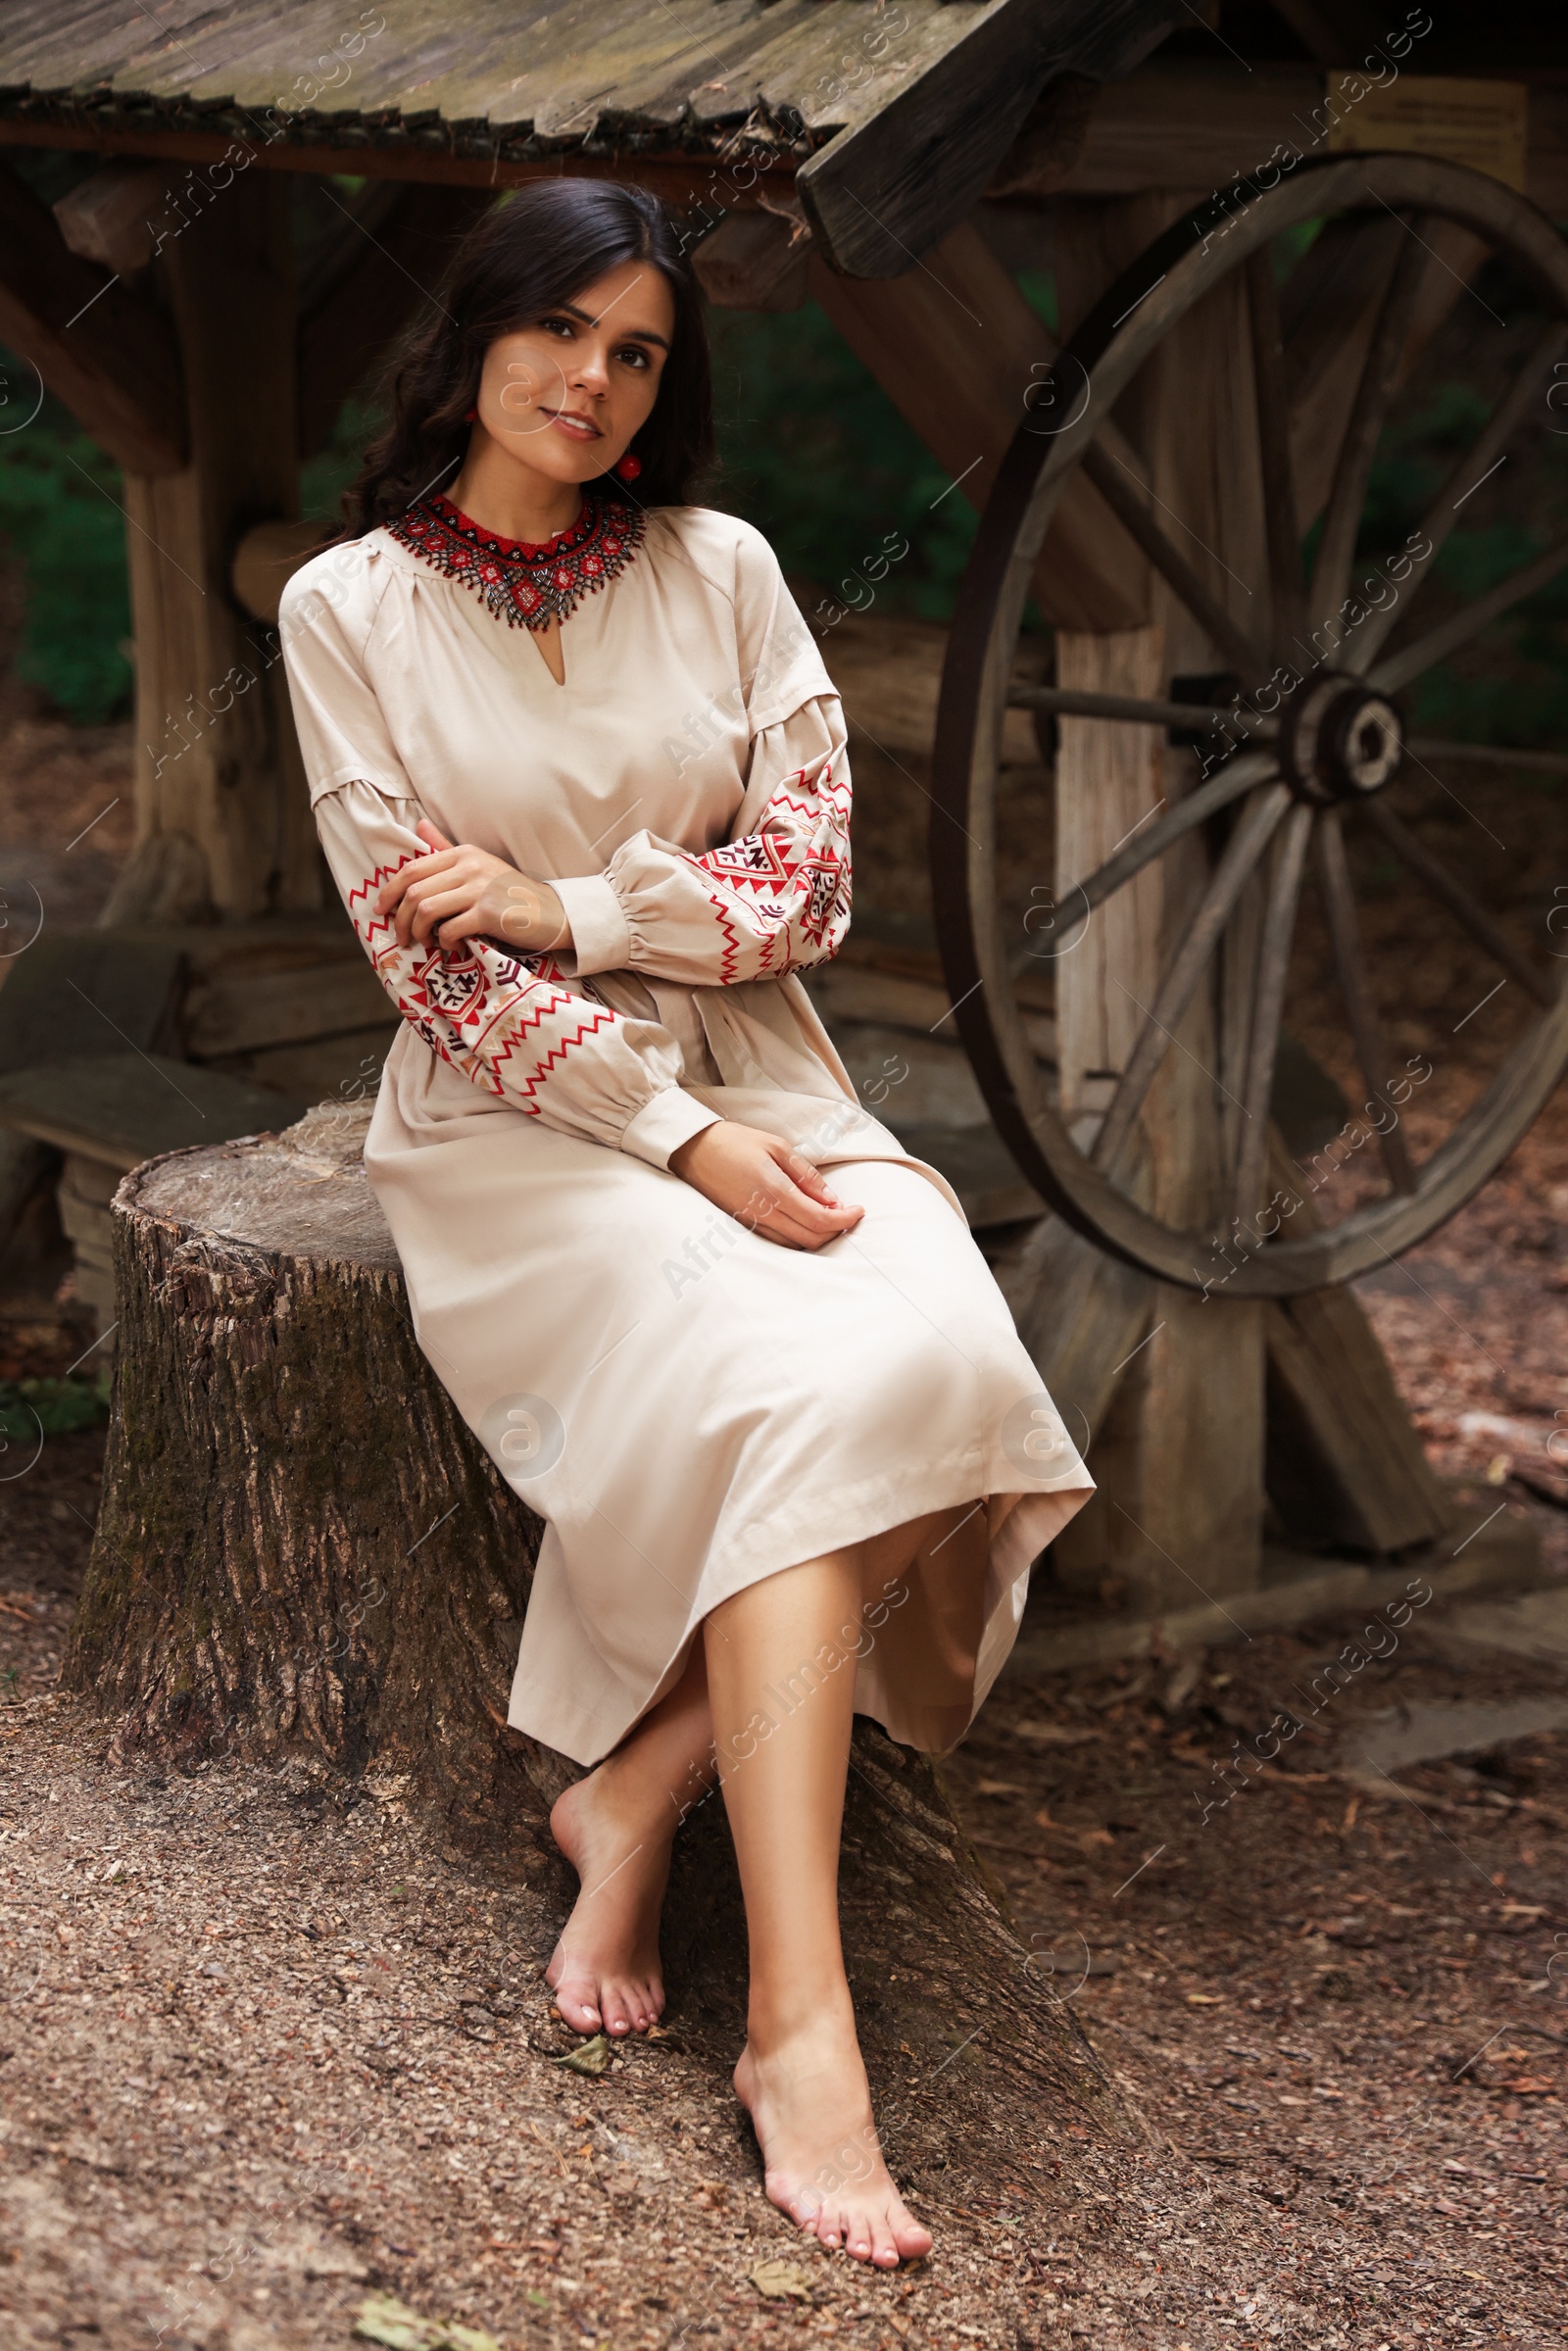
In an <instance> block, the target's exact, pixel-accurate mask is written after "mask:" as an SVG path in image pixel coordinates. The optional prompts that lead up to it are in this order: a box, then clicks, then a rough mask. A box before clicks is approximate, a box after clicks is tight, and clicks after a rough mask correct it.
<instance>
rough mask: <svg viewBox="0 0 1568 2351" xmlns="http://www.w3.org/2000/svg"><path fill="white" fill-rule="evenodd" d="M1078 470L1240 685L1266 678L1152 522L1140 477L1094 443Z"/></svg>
mask: <svg viewBox="0 0 1568 2351" xmlns="http://www.w3.org/2000/svg"><path fill="white" fill-rule="evenodd" d="M1083 470H1084V472H1085V473H1087V474H1088V476H1089V479H1090V480H1091V481H1092V482H1093V483H1094V485H1095V488H1096V489H1097V490H1098V491H1099V492H1100V495H1101V497H1102V498H1103V500H1104V502H1105V504H1106V505H1107V506H1108V507H1109V509H1110V511H1111V513H1112V514H1114V515H1115V517H1116V519H1117V521H1118V522H1120V523H1121V524H1122V526H1123V528H1124V529H1125V530H1127V531H1128V532H1129V533H1130V534H1131V536H1132V537H1133V538H1134V539H1136V540H1137V542H1138V544H1139V546H1140V547H1141V548H1142V549H1143V551H1144V553H1145V555H1147V556H1148V558H1149V560H1150V562H1151V563H1152V564H1153V566H1154V569H1155V570H1156V571H1157V572H1158V573H1159V574H1160V576H1161V578H1162V579H1163V580H1164V581H1165V583H1166V585H1167V586H1168V587H1170V588H1171V589H1173V590H1174V591H1175V593H1176V595H1177V596H1179V597H1180V599H1181V601H1182V603H1183V604H1184V605H1185V606H1186V607H1187V610H1188V611H1189V612H1191V613H1192V615H1193V618H1194V619H1195V620H1196V621H1197V622H1198V624H1199V626H1200V628H1201V629H1202V631H1203V633H1204V635H1205V636H1207V637H1208V638H1210V639H1211V641H1212V642H1213V644H1214V646H1215V647H1216V649H1217V650H1218V652H1219V653H1220V654H1221V655H1222V657H1223V658H1224V660H1225V661H1228V662H1229V664H1230V666H1231V667H1232V668H1233V669H1234V670H1236V671H1237V672H1238V674H1239V675H1240V677H1241V679H1242V682H1243V684H1244V685H1246V684H1250V682H1251V680H1252V679H1254V678H1259V677H1266V676H1267V675H1268V672H1269V663H1268V661H1266V660H1265V659H1264V657H1263V653H1262V649H1261V647H1259V646H1257V645H1255V644H1254V643H1253V642H1252V640H1251V638H1250V636H1249V635H1248V634H1247V631H1246V630H1245V629H1243V628H1239V627H1238V626H1237V624H1236V622H1235V621H1234V620H1233V619H1232V618H1231V616H1230V614H1229V612H1226V610H1225V607H1224V606H1223V605H1222V604H1221V603H1220V601H1219V599H1218V598H1217V597H1215V596H1211V595H1210V594H1209V591H1208V589H1207V588H1206V587H1205V586H1204V585H1203V582H1202V581H1201V579H1200V577H1199V575H1198V573H1197V572H1196V571H1195V570H1194V569H1193V566H1192V564H1191V563H1189V562H1188V561H1187V558H1186V557H1185V556H1184V555H1183V554H1182V553H1181V551H1180V550H1179V548H1177V547H1176V545H1175V544H1174V542H1173V541H1172V540H1171V539H1170V538H1169V537H1168V536H1167V535H1166V533H1165V532H1164V531H1163V530H1162V529H1161V527H1160V525H1159V524H1158V523H1157V522H1156V521H1155V519H1154V517H1153V514H1152V512H1151V511H1150V509H1149V507H1148V506H1146V505H1145V503H1144V499H1145V498H1148V497H1152V495H1153V493H1152V491H1151V490H1149V489H1148V488H1147V486H1146V485H1145V483H1144V481H1143V479H1142V478H1141V476H1140V475H1138V474H1137V473H1136V472H1134V470H1133V469H1132V467H1131V466H1130V465H1124V464H1123V463H1122V462H1121V461H1120V460H1118V459H1117V458H1116V457H1115V456H1113V455H1112V454H1111V452H1110V451H1109V450H1106V449H1103V448H1102V447H1101V446H1100V444H1099V443H1098V442H1096V441H1092V442H1091V443H1090V444H1089V447H1088V448H1087V449H1086V450H1085V451H1084V455H1083ZM1140 491H1142V492H1143V496H1142V497H1141V496H1140V495H1139V493H1140Z"/></svg>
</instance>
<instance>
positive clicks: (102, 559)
mask: <svg viewBox="0 0 1568 2351" xmlns="http://www.w3.org/2000/svg"><path fill="white" fill-rule="evenodd" d="M35 381H36V378H35V377H34V375H33V373H32V370H31V369H30V368H28V367H25V365H24V364H23V363H21V362H19V361H17V360H14V359H12V358H11V357H10V355H9V354H7V353H0V389H3V390H4V391H5V393H6V395H7V398H6V400H5V402H4V404H3V405H0V420H3V419H4V418H5V417H6V416H9V415H10V414H11V413H12V411H13V410H15V411H16V413H17V415H18V416H19V418H20V417H22V416H25V413H26V409H25V402H26V394H27V387H28V386H29V385H31V384H34V383H35ZM120 497H121V490H120V475H119V472H118V469H117V468H116V467H115V466H114V465H111V464H110V462H109V460H108V459H107V458H106V457H105V456H104V454H103V452H102V450H100V449H99V448H98V446H97V444H96V443H95V442H93V441H90V440H88V438H87V436H86V434H85V433H83V432H79V431H78V430H77V429H76V426H75V424H74V423H73V420H72V419H71V417H69V416H67V415H66V414H65V413H64V411H62V410H60V409H59V408H57V407H56V405H55V404H54V403H53V402H46V403H45V404H44V408H43V411H42V413H41V414H40V415H38V416H36V417H35V418H34V419H33V421H32V422H31V423H25V424H21V425H20V426H19V428H18V429H16V430H14V431H12V432H10V433H4V434H3V437H0V535H3V537H4V539H5V541H6V542H7V543H8V545H9V547H10V549H11V550H12V551H13V552H14V554H15V555H16V556H17V557H18V558H20V560H21V562H22V564H23V567H24V569H25V574H26V618H25V624H24V628H23V636H22V643H21V646H20V648H19V650H18V654H17V671H18V674H19V675H20V676H22V677H24V678H25V679H26V681H27V683H28V684H29V685H34V686H38V687H40V688H41V689H42V691H43V692H44V693H45V694H46V695H47V696H48V698H49V700H50V701H51V702H52V703H53V704H54V705H55V707H56V709H57V710H63V711H64V712H65V713H66V715H67V717H69V718H73V719H75V720H76V722H77V723H78V724H79V725H82V726H97V725H101V724H102V723H103V721H104V720H106V719H109V718H113V717H116V716H117V715H118V714H119V713H120V712H121V711H122V710H124V709H125V708H127V706H128V704H129V700H130V686H131V674H132V673H131V665H130V663H129V661H127V660H126V658H125V652H124V646H125V643H126V640H127V637H128V633H129V629H130V594H129V588H128V585H127V582H126V576H125V525H124V521H123V516H122V514H121V512H120Z"/></svg>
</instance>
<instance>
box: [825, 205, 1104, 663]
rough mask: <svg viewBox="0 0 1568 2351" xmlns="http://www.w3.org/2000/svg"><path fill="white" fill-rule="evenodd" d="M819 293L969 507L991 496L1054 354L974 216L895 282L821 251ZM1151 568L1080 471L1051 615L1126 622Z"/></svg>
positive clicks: (1057, 527)
mask: <svg viewBox="0 0 1568 2351" xmlns="http://www.w3.org/2000/svg"><path fill="white" fill-rule="evenodd" d="M808 282H809V287H810V291H811V294H812V296H813V297H814V299H815V300H816V301H818V302H819V303H820V304H821V306H822V308H823V309H824V310H825V311H826V313H827V315H828V317H829V318H831V319H832V321H833V323H834V325H835V326H836V327H837V328H838V330H839V332H840V333H841V334H842V335H843V337H844V339H845V341H846V342H847V343H848V344H849V346H850V348H851V350H852V351H854V352H855V353H856V355H857V357H858V359H860V360H861V361H863V363H864V364H865V366H866V367H868V368H869V369H870V371H871V373H872V374H873V375H874V376H875V377H876V379H877V381H878V383H880V384H881V386H882V389H883V390H884V391H885V392H886V393H887V395H888V397H889V398H890V399H891V400H892V401H893V403H894V405H895V407H896V408H898V409H899V411H900V412H901V414H902V415H903V416H905V417H906V418H907V421H908V422H909V423H910V424H911V425H912V426H913V428H914V430H915V431H916V432H917V433H918V434H919V436H920V438H921V440H922V441H923V442H924V443H925V445H926V447H927V448H928V449H929V450H930V451H931V453H932V455H933V456H934V457H936V458H937V459H938V461H939V462H940V463H941V464H942V465H945V466H946V467H947V468H948V470H949V472H950V473H951V474H952V475H953V477H954V481H955V484H956V488H957V490H958V492H959V494H960V495H961V496H962V497H964V498H966V499H967V500H968V501H969V503H970V505H971V506H973V507H976V508H979V507H981V506H983V505H984V504H985V501H986V498H987V496H988V494H989V492H990V488H991V484H992V482H993V481H994V480H995V478H996V473H997V469H998V467H999V466H1000V465H1001V464H1002V460H1003V458H1004V457H1005V455H1006V452H1007V449H1008V447H1009V445H1010V444H1011V441H1012V438H1013V435H1014V434H1015V433H1016V431H1017V429H1018V426H1019V425H1020V424H1021V423H1022V422H1023V420H1024V416H1025V414H1026V412H1025V408H1024V399H1025V395H1026V394H1027V392H1028V391H1029V388H1030V386H1031V384H1033V383H1035V382H1037V381H1038V376H1037V375H1036V374H1034V373H1032V372H1031V370H1032V369H1036V368H1043V367H1047V366H1049V364H1050V362H1051V359H1052V357H1053V354H1054V350H1055V344H1054V339H1053V337H1052V335H1051V333H1050V330H1049V329H1048V328H1047V326H1046V323H1045V320H1044V319H1043V318H1039V317H1038V316H1037V315H1036V313H1035V312H1034V311H1033V310H1031V308H1030V306H1029V304H1028V303H1027V302H1026V301H1025V300H1024V297H1023V295H1022V294H1021V293H1020V292H1019V290H1018V287H1017V285H1016V284H1015V283H1014V281H1013V279H1012V277H1011V276H1010V274H1009V273H1008V271H1007V270H1006V269H1005V268H1004V267H1003V265H1002V263H1001V262H1000V261H998V259H997V257H996V256H995V254H994V253H993V252H992V251H991V248H990V247H989V245H987V243H986V241H985V239H984V238H983V237H982V235H981V234H980V231H979V229H978V228H977V227H976V226H975V225H974V223H973V222H972V221H965V222H964V223H963V224H962V226H961V227H959V228H956V229H955V230H953V232H952V233H951V234H950V235H949V236H947V237H946V238H944V239H943V241H942V243H941V244H940V245H939V246H938V247H937V248H936V250H935V251H934V252H931V253H928V254H927V256H926V257H925V260H924V261H923V262H922V263H921V265H920V267H919V268H918V269H909V270H907V272H906V274H905V275H904V276H903V277H899V278H894V279H891V280H889V281H887V282H875V283H861V282H858V281H856V280H853V279H850V278H845V277H840V276H837V275H835V273H834V272H833V271H832V270H831V269H828V268H827V267H826V266H825V264H824V263H823V262H822V260H821V258H820V257H819V256H813V258H812V261H811V263H810V267H809V279H808ZM1148 576H1149V574H1148V565H1147V563H1145V561H1144V559H1143V557H1142V556H1141V555H1140V554H1139V552H1138V550H1137V549H1136V548H1135V547H1134V546H1133V545H1132V543H1131V542H1130V540H1129V539H1128V538H1127V535H1126V533H1125V532H1124V531H1123V530H1122V529H1121V527H1120V525H1119V524H1118V523H1117V522H1116V520H1115V518H1114V516H1113V515H1112V514H1110V512H1109V509H1108V508H1107V507H1106V506H1105V504H1104V502H1103V499H1101V497H1100V496H1099V494H1098V493H1097V492H1096V491H1095V490H1094V488H1093V487H1092V486H1091V485H1090V483H1089V482H1087V481H1086V480H1084V479H1083V477H1082V475H1081V474H1079V473H1076V472H1075V473H1074V475H1073V476H1072V479H1071V480H1070V481H1069V483H1068V484H1067V487H1066V489H1065V490H1064V491H1063V493H1062V497H1061V500H1060V503H1059V505H1058V506H1057V508H1056V512H1055V514H1054V518H1053V521H1052V525H1051V529H1050V531H1049V533H1048V534H1047V537H1046V542H1045V545H1044V547H1043V549H1042V550H1041V556H1040V562H1039V564H1038V566H1037V568H1036V572H1035V594H1036V597H1037V599H1038V601H1039V603H1040V606H1041V609H1042V611H1043V612H1045V614H1046V616H1047V618H1048V619H1051V620H1053V621H1056V622H1059V623H1060V624H1061V625H1062V626H1064V627H1073V628H1083V629H1090V628H1093V629H1121V628H1130V627H1135V626H1138V625H1141V624H1142V622H1143V621H1144V620H1145V619H1146V618H1147V616H1148V602H1149V586H1148Z"/></svg>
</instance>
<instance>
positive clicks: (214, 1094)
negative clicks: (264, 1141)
mask: <svg viewBox="0 0 1568 2351" xmlns="http://www.w3.org/2000/svg"><path fill="white" fill-rule="evenodd" d="M304 1110H305V1104H304V1103H303V1102H291V1101H290V1100H289V1098H288V1097H287V1096H286V1095H280V1094H276V1093H273V1092H272V1091H271V1090H270V1088H266V1087H262V1086H250V1085H247V1084H245V1083H244V1081H243V1080H241V1079H239V1078H230V1077H222V1076H221V1075H219V1073H218V1072H217V1071H216V1070H211V1069H195V1068H193V1067H192V1066H191V1064H190V1063H189V1062H188V1061H172V1060H170V1059H169V1058H168V1057H167V1055H165V1054H162V1053H104V1054H84V1055H81V1056H80V1057H77V1058H73V1059H71V1060H62V1061H56V1062H51V1063H50V1064H49V1065H48V1067H46V1068H41V1069H20V1070H12V1071H11V1072H10V1074H9V1075H8V1076H5V1077H0V1126H7V1127H11V1128H14V1129H15V1130H16V1131H17V1132H18V1133H20V1134H24V1135H31V1136H32V1137H33V1138H34V1139H35V1140H36V1141H38V1142H40V1143H49V1144H53V1145H54V1147H55V1149H56V1150H57V1151H76V1152H79V1153H81V1154H82V1155H83V1156H84V1157H87V1158H91V1159H98V1160H102V1161H104V1162H105V1163H106V1164H107V1165H109V1166H111V1167H118V1168H119V1169H120V1170H121V1171H122V1172H124V1171H125V1170H126V1169H128V1168H132V1167H136V1166H139V1165H140V1163H141V1161H142V1160H143V1159H151V1158H154V1157H156V1156H157V1155H158V1153H159V1152H161V1151H182V1150H184V1149H185V1148H186V1146H187V1145H190V1144H196V1143H226V1142H228V1141H230V1140H231V1139H232V1138H233V1137H234V1136H236V1135H249V1134H256V1133H269V1134H270V1133H272V1132H274V1131H275V1130H276V1129H278V1128H280V1127H285V1126H289V1125H291V1124H292V1122H293V1121H294V1120H295V1119H296V1118H299V1117H301V1116H303V1114H304Z"/></svg>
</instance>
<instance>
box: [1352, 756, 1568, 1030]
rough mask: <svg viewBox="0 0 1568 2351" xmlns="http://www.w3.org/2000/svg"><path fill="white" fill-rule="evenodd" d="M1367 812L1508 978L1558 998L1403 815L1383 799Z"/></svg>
mask: <svg viewBox="0 0 1568 2351" xmlns="http://www.w3.org/2000/svg"><path fill="white" fill-rule="evenodd" d="M1366 812H1367V814H1368V815H1369V816H1370V817H1371V819H1372V822H1373V823H1374V824H1375V825H1376V826H1377V828H1378V831H1379V832H1380V833H1381V834H1382V835H1383V838H1384V840H1385V841H1387V843H1388V845H1389V847H1390V848H1391V849H1392V850H1393V852H1394V854H1395V856H1396V857H1397V858H1398V859H1399V861H1400V862H1401V864H1404V865H1407V866H1408V867H1409V869H1410V871H1411V872H1412V873H1413V874H1414V875H1415V877H1416V879H1417V881H1419V882H1425V884H1426V886H1427V888H1428V889H1429V890H1430V891H1431V893H1432V895H1433V897H1434V898H1435V899H1437V900H1439V901H1440V903H1441V904H1442V905H1444V906H1446V907H1447V909H1448V911H1449V913H1450V914H1452V915H1453V916H1454V918H1455V920H1456V921H1458V922H1462V923H1463V925H1464V927H1465V929H1466V930H1467V931H1468V932H1469V933H1470V936H1471V938H1472V939H1475V940H1477V941H1479V943H1480V945H1481V946H1483V947H1484V948H1485V949H1486V951H1487V953H1488V955H1491V956H1492V957H1493V959H1494V961H1495V962H1498V963H1500V964H1501V965H1502V967H1503V969H1504V971H1506V972H1507V974H1508V977H1509V978H1510V979H1514V980H1517V981H1518V983H1519V985H1520V987H1521V988H1523V989H1524V990H1525V991H1526V992H1527V994H1529V995H1530V996H1533V997H1534V998H1535V1000H1536V1002H1537V1004H1545V1005H1548V1006H1549V1005H1551V1004H1555V1003H1556V1001H1557V998H1556V993H1555V991H1554V990H1553V989H1552V987H1551V986H1550V984H1549V983H1548V982H1547V981H1546V980H1544V979H1543V977H1542V976H1541V974H1540V972H1538V971H1537V970H1536V969H1535V967H1534V966H1533V965H1532V964H1531V963H1529V962H1528V961H1527V960H1526V958H1525V957H1524V956H1523V955H1521V954H1520V953H1519V950H1518V949H1517V948H1516V947H1515V945H1514V943H1513V941H1512V940H1511V939H1510V938H1509V937H1508V935H1507V933H1506V931H1504V930H1502V929H1500V928H1499V927H1498V925H1497V924H1496V923H1495V922H1494V921H1493V919H1492V916H1491V915H1490V914H1489V913H1488V912H1487V910H1486V908H1485V906H1480V905H1478V904H1477V902H1476V900H1475V899H1473V898H1472V897H1471V895H1470V893H1469V891H1468V890H1467V889H1466V888H1465V886H1464V884H1463V882H1461V881H1457V880H1455V878H1454V876H1453V875H1452V874H1451V873H1450V872H1449V871H1448V868H1447V867H1446V865H1445V864H1444V863H1443V861H1442V859H1441V858H1440V857H1434V856H1433V854H1432V852H1431V850H1430V849H1428V848H1427V846H1426V843H1425V842H1424V841H1422V840H1421V839H1419V837H1418V836H1417V835H1416V834H1415V833H1413V832H1412V831H1411V830H1410V827H1409V826H1408V825H1407V824H1406V823H1405V822H1404V820H1403V818H1402V817H1400V816H1397V815H1396V814H1395V812H1394V810H1393V809H1392V808H1390V807H1389V806H1388V804H1387V803H1386V802H1385V801H1382V800H1369V801H1368V802H1367V806H1366Z"/></svg>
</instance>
